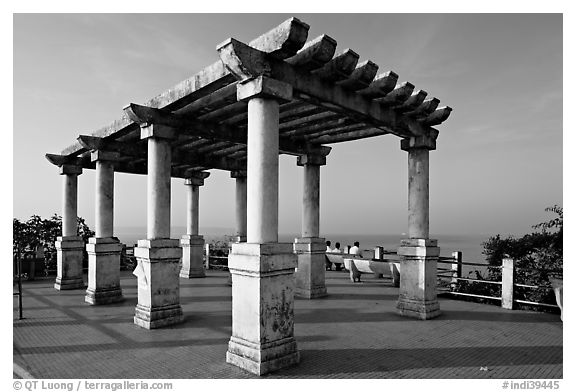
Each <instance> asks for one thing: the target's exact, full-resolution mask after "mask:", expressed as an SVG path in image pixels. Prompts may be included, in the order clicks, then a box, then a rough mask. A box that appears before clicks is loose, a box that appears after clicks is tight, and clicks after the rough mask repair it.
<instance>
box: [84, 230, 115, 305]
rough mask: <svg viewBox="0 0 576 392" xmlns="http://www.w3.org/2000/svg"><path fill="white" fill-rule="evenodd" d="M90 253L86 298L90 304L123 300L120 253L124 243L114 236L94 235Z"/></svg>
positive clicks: (89, 244)
mask: <svg viewBox="0 0 576 392" xmlns="http://www.w3.org/2000/svg"><path fill="white" fill-rule="evenodd" d="M86 251H87V253H88V290H86V296H85V297H84V300H85V301H86V302H87V303H89V304H90V305H106V304H110V303H116V302H121V301H123V300H124V297H122V289H121V288H120V254H121V253H122V244H121V243H120V242H119V241H118V239H117V238H114V237H98V238H96V237H92V238H90V239H89V240H88V244H87V245H86Z"/></svg>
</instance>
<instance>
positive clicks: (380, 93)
mask: <svg viewBox="0 0 576 392" xmlns="http://www.w3.org/2000/svg"><path fill="white" fill-rule="evenodd" d="M397 82H398V75H397V74H396V72H393V71H388V72H385V73H383V74H380V75H376V77H375V78H374V80H373V81H372V83H370V85H369V86H368V87H366V88H364V89H362V90H360V91H358V94H360V95H362V96H364V97H366V98H378V97H384V96H386V94H388V93H389V92H390V91H392V90H394V86H396V83H397Z"/></svg>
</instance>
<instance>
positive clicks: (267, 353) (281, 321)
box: [226, 243, 299, 375]
mask: <svg viewBox="0 0 576 392" xmlns="http://www.w3.org/2000/svg"><path fill="white" fill-rule="evenodd" d="M292 247H293V245H292V244H278V243H273V244H253V243H239V244H232V253H231V254H230V256H229V258H228V268H229V269H230V272H231V273H232V281H233V284H232V337H231V338H230V342H229V344H228V352H227V353H226V361H227V362H228V363H231V364H234V365H236V366H239V367H240V368H242V369H245V370H247V371H249V372H251V373H254V374H258V375H263V374H266V373H269V372H272V371H275V370H278V369H282V368H285V367H287V366H291V365H294V364H296V363H298V361H299V353H298V350H297V346H296V340H295V339H294V277H293V274H294V268H295V267H296V255H295V254H294V253H293V248H292Z"/></svg>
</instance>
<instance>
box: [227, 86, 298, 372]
mask: <svg viewBox="0 0 576 392" xmlns="http://www.w3.org/2000/svg"><path fill="white" fill-rule="evenodd" d="M237 89H238V90H237V95H238V99H239V100H248V164H247V174H248V181H247V193H248V194H247V216H248V222H247V241H248V242H247V243H235V244H232V251H231V254H230V256H229V258H228V268H229V270H230V272H231V274H232V283H233V284H232V337H231V338H230V342H229V344H228V352H227V353H226V361H227V362H228V363H232V364H234V365H236V366H239V367H241V368H243V369H245V370H247V371H249V372H252V373H255V374H258V375H262V374H266V373H269V372H272V371H275V370H278V369H281V368H284V367H287V366H291V365H293V364H296V363H298V361H299V358H300V357H299V353H298V349H297V345H296V340H295V339H294V276H293V274H294V268H295V267H296V255H295V254H294V253H293V245H292V244H279V243H277V241H278V140H279V136H278V135H279V120H278V119H279V110H278V108H279V103H278V100H279V99H283V100H290V99H291V98H292V87H291V86H290V85H286V84H284V83H282V82H278V81H276V80H272V79H268V78H265V77H258V78H256V79H253V80H250V81H248V82H245V83H241V84H239V85H238V87H237Z"/></svg>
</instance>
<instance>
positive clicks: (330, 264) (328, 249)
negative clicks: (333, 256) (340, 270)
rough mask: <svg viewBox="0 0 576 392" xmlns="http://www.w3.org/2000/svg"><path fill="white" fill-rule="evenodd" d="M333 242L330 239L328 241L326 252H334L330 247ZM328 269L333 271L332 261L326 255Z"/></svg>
mask: <svg viewBox="0 0 576 392" xmlns="http://www.w3.org/2000/svg"><path fill="white" fill-rule="evenodd" d="M331 244H332V243H331V242H330V241H326V252H328V253H330V252H332V248H330V245H331ZM326 271H332V263H331V262H330V261H328V258H327V257H326Z"/></svg>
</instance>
